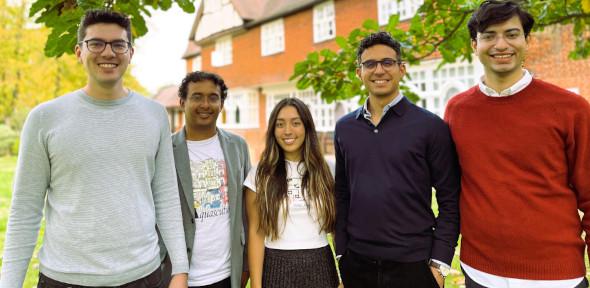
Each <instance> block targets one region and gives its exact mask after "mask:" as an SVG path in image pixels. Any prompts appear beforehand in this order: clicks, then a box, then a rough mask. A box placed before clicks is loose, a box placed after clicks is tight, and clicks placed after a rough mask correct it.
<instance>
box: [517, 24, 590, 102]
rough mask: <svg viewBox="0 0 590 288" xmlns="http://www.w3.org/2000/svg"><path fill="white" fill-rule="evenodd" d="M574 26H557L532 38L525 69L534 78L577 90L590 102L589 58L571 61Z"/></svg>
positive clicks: (535, 34)
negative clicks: (532, 73) (569, 55)
mask: <svg viewBox="0 0 590 288" xmlns="http://www.w3.org/2000/svg"><path fill="white" fill-rule="evenodd" d="M572 30H573V29H572V26H571V25H569V26H554V27H550V28H547V29H545V30H544V31H543V32H539V33H534V34H533V35H531V36H532V37H531V39H530V42H529V51H528V55H527V59H526V60H525V64H524V65H525V67H526V68H528V69H530V70H531V71H532V72H534V74H535V77H537V78H539V79H541V80H544V81H547V82H550V83H553V84H555V85H557V86H560V87H562V88H566V89H568V88H578V89H579V91H580V94H581V95H583V96H584V97H586V99H589V100H590V81H588V79H590V78H589V77H588V73H589V72H590V59H585V60H571V59H569V58H568V54H569V53H570V51H572V49H573V48H574V41H575V40H574V36H573V31H572Z"/></svg>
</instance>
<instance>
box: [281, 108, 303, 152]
mask: <svg viewBox="0 0 590 288" xmlns="http://www.w3.org/2000/svg"><path fill="white" fill-rule="evenodd" d="M274 136H275V138H276V140H277V143H279V146H280V147H281V149H283V152H284V153H285V159H287V160H289V161H295V162H298V161H300V160H301V149H302V148H303V143H304V142H305V126H304V125H303V121H302V120H301V117H300V115H299V113H298V112H297V109H296V108H295V107H293V106H290V105H289V106H285V107H283V108H281V110H280V111H279V113H278V115H277V121H276V122H275V125H274Z"/></svg>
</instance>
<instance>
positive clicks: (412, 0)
mask: <svg viewBox="0 0 590 288" xmlns="http://www.w3.org/2000/svg"><path fill="white" fill-rule="evenodd" d="M422 3H424V1H423V0H377V10H378V14H379V15H378V16H379V25H387V23H388V22H389V16H391V15H393V14H399V20H400V21H403V20H407V19H410V18H412V17H414V15H415V14H416V11H418V8H420V6H421V5H422Z"/></svg>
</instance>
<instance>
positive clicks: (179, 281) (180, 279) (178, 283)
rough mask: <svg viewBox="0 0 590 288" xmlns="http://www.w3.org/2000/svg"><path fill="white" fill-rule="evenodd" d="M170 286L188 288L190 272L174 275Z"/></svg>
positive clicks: (170, 287) (169, 287)
mask: <svg viewBox="0 0 590 288" xmlns="http://www.w3.org/2000/svg"><path fill="white" fill-rule="evenodd" d="M168 288H188V274H186V273H180V274H175V275H172V279H170V285H169V286H168Z"/></svg>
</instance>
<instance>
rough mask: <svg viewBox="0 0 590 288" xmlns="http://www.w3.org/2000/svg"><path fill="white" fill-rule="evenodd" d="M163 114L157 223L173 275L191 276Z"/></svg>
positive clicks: (157, 168)
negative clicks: (187, 274) (183, 274)
mask: <svg viewBox="0 0 590 288" xmlns="http://www.w3.org/2000/svg"><path fill="white" fill-rule="evenodd" d="M161 110H162V111H161V112H163V114H160V115H159V116H160V117H161V118H160V146H159V148H158V152H157V155H156V160H155V173H154V177H153V178H152V184H151V186H152V193H153V197H154V205H155V208H156V223H157V225H158V228H159V229H160V233H161V235H162V239H163V240H164V244H165V245H166V248H167V249H168V253H169V255H170V260H171V262H172V275H175V274H180V273H188V256H187V253H186V243H185V240H184V231H183V227H182V215H181V210H180V198H179V195H178V186H177V183H176V170H175V169H174V156H173V154H172V140H171V137H170V128H169V126H168V119H167V118H166V115H165V113H166V112H165V111H163V110H164V109H163V108H162V109H161Z"/></svg>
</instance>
